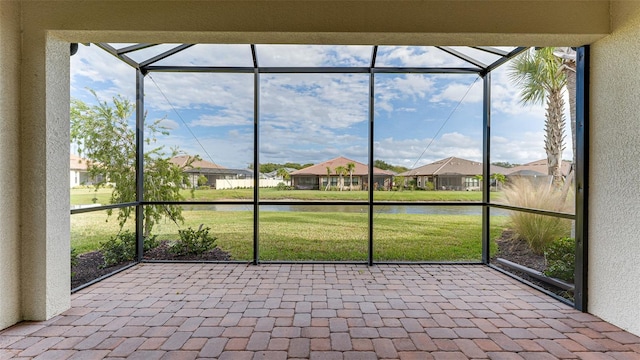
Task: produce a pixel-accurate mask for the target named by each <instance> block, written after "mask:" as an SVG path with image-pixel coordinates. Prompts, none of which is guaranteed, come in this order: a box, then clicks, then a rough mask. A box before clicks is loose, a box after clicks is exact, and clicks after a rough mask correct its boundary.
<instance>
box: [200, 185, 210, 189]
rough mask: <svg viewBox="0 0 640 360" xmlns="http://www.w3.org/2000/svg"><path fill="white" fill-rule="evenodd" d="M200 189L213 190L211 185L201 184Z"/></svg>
mask: <svg viewBox="0 0 640 360" xmlns="http://www.w3.org/2000/svg"><path fill="white" fill-rule="evenodd" d="M198 190H211V186H209V185H200V186H198Z"/></svg>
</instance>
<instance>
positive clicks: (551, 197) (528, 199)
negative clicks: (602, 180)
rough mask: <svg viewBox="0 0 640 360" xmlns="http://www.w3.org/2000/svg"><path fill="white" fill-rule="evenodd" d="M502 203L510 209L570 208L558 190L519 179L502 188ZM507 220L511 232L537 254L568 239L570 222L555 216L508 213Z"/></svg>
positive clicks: (565, 209)
mask: <svg viewBox="0 0 640 360" xmlns="http://www.w3.org/2000/svg"><path fill="white" fill-rule="evenodd" d="M503 202H505V203H506V204H508V205H511V206H517V207H522V208H529V209H539V210H550V211H557V212H566V211H568V210H569V209H570V204H569V201H568V200H567V199H563V198H562V193H561V191H559V190H556V189H554V188H553V187H552V186H548V185H545V184H543V185H536V184H534V183H533V182H532V181H529V180H527V179H522V178H519V179H515V180H514V181H512V182H511V184H510V185H509V186H507V187H505V189H504V191H503ZM509 218H510V220H511V226H512V228H513V230H514V232H515V233H516V234H517V236H518V237H520V238H523V239H524V240H526V241H527V243H528V244H529V247H531V250H533V252H535V253H536V254H542V253H543V252H544V250H545V248H546V247H547V246H548V245H549V244H550V243H551V242H553V241H554V240H556V239H559V238H561V237H566V236H569V233H570V230H571V222H570V220H568V219H563V218H559V217H555V216H548V215H539V214H532V213H526V212H521V211H511V212H510V214H509Z"/></svg>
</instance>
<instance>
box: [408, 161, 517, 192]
mask: <svg viewBox="0 0 640 360" xmlns="http://www.w3.org/2000/svg"><path fill="white" fill-rule="evenodd" d="M508 171H509V169H507V168H503V167H501V166H496V165H491V167H490V173H491V174H503V175H506V174H507V172H508ZM479 175H482V163H481V162H478V161H471V160H466V159H461V158H457V157H448V158H446V159H442V160H438V161H435V162H432V163H431V164H427V165H423V166H420V167H418V168H415V169H411V170H408V171H405V172H403V173H400V174H398V175H397V176H403V177H405V185H406V184H407V183H408V182H409V181H410V180H415V182H416V186H417V187H418V188H420V189H427V188H430V186H431V185H429V184H433V189H434V190H457V191H464V190H468V191H471V190H480V189H481V188H480V186H481V181H480V177H479Z"/></svg>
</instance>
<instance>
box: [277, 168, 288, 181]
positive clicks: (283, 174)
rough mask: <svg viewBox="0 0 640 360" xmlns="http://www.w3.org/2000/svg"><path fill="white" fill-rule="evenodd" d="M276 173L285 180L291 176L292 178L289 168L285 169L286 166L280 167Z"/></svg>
mask: <svg viewBox="0 0 640 360" xmlns="http://www.w3.org/2000/svg"><path fill="white" fill-rule="evenodd" d="M276 175H277V176H279V177H281V178H282V179H283V180H289V178H290V176H289V173H288V172H287V169H285V168H280V169H278V171H277V172H276Z"/></svg>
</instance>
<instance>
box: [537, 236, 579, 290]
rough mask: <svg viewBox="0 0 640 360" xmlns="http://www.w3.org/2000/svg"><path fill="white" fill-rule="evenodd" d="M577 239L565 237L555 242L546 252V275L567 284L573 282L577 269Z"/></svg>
mask: <svg viewBox="0 0 640 360" xmlns="http://www.w3.org/2000/svg"><path fill="white" fill-rule="evenodd" d="M575 250H576V239H574V238H569V237H564V238H560V239H557V240H555V241H553V242H552V243H551V244H550V245H549V247H548V248H547V250H545V252H544V257H545V259H546V261H547V268H546V269H545V270H544V272H543V273H544V274H545V275H546V276H549V277H554V278H557V279H560V280H564V281H567V282H571V283H572V282H573V281H574V279H573V276H574V272H575V268H576V256H575Z"/></svg>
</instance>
